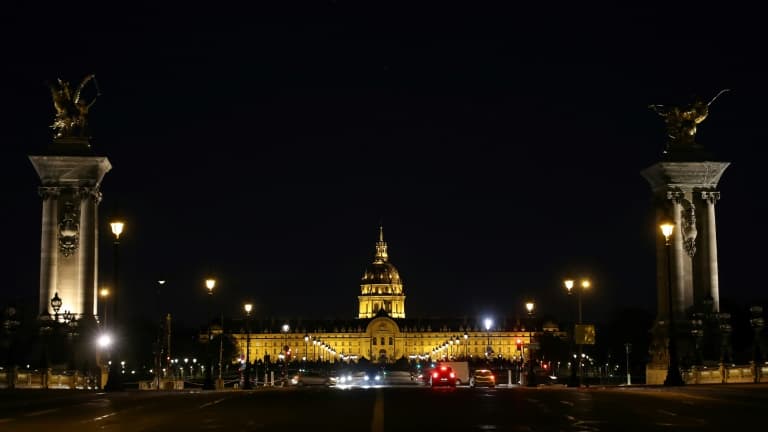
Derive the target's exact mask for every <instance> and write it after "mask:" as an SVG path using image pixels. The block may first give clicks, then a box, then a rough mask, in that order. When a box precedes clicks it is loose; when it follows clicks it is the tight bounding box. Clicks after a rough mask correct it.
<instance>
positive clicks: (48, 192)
mask: <svg viewBox="0 0 768 432" xmlns="http://www.w3.org/2000/svg"><path fill="white" fill-rule="evenodd" d="M37 194H38V195H40V198H42V199H43V200H47V199H48V198H58V196H59V195H61V188H58V187H51V186H40V187H39V188H37Z"/></svg>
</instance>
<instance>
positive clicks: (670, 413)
mask: <svg viewBox="0 0 768 432" xmlns="http://www.w3.org/2000/svg"><path fill="white" fill-rule="evenodd" d="M656 411H658V412H660V413H662V414H666V415H668V416H672V417H675V416H677V414H675V413H673V412H672V411H664V410H663V409H660V410H656Z"/></svg>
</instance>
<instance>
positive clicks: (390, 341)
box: [389, 336, 394, 345]
mask: <svg viewBox="0 0 768 432" xmlns="http://www.w3.org/2000/svg"><path fill="white" fill-rule="evenodd" d="M393 343H394V338H393V337H392V336H390V337H389V344H390V345H392V344H393Z"/></svg>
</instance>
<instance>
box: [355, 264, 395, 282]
mask: <svg viewBox="0 0 768 432" xmlns="http://www.w3.org/2000/svg"><path fill="white" fill-rule="evenodd" d="M361 282H362V283H364V284H401V283H402V282H400V274H399V273H398V272H397V269H396V268H395V266H393V265H392V264H390V263H388V262H382V263H376V262H375V263H372V264H370V265H368V268H366V269H365V273H363V280H362V281H361Z"/></svg>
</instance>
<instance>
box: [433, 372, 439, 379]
mask: <svg viewBox="0 0 768 432" xmlns="http://www.w3.org/2000/svg"><path fill="white" fill-rule="evenodd" d="M439 376H440V374H439V373H437V372H432V378H437V377H439Z"/></svg>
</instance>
